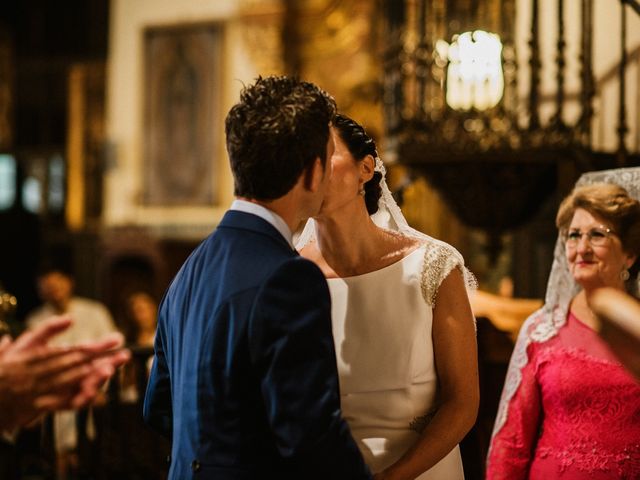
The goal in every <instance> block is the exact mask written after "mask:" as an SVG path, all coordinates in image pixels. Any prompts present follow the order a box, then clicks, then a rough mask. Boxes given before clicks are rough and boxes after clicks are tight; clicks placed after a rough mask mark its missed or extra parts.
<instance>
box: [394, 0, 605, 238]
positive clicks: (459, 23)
mask: <svg viewBox="0 0 640 480" xmlns="http://www.w3.org/2000/svg"><path fill="white" fill-rule="evenodd" d="M592 1H593V0H583V15H582V30H583V38H582V48H581V60H582V61H581V64H582V66H581V76H582V96H581V100H582V112H581V116H580V118H579V120H578V122H577V125H567V123H566V122H565V120H564V118H563V108H564V107H563V105H564V103H565V99H566V96H565V88H566V86H565V69H566V59H565V49H566V40H565V25H564V18H563V16H564V7H565V3H564V0H558V3H557V4H556V5H557V8H558V10H557V11H558V18H559V22H558V39H557V42H556V48H557V51H556V56H555V61H556V65H557V70H558V72H557V75H556V81H557V91H556V93H555V99H554V100H555V102H554V103H555V105H554V106H555V111H554V112H553V115H552V117H551V120H550V121H546V122H545V123H543V122H542V120H541V117H540V113H539V109H540V105H541V98H540V73H541V68H542V65H541V59H540V57H541V54H540V46H539V35H540V31H539V25H538V24H539V9H540V5H539V0H532V1H531V3H529V6H530V8H531V14H532V15H531V30H530V32H531V37H530V41H529V47H530V51H529V52H528V55H529V65H530V72H529V73H530V85H529V92H528V97H527V99H526V100H525V101H524V102H519V101H518V95H517V90H518V75H517V73H518V72H517V62H516V56H517V54H518V52H516V50H515V47H514V43H515V42H514V37H515V32H514V28H515V27H514V22H513V18H514V17H515V9H516V2H515V1H514V0H505V1H494V0H485V1H481V2H468V1H464V0H450V1H447V2H445V1H443V0H423V1H421V0H411V1H408V0H406V1H399V2H398V1H392V0H387V1H386V2H385V10H384V12H385V16H386V29H387V30H386V31H387V35H386V37H387V39H388V44H387V49H386V54H385V61H384V68H385V77H384V88H385V93H384V107H385V120H386V130H387V150H388V151H390V152H388V153H387V154H389V153H391V154H392V156H391V157H392V158H394V159H396V161H398V162H400V163H402V164H405V165H407V166H408V167H410V169H411V170H413V171H414V172H418V173H420V174H423V175H424V176H425V177H426V178H427V179H428V180H429V181H430V183H431V184H432V186H434V187H435V188H436V189H437V190H438V191H439V192H440V194H441V195H442V197H443V198H444V200H445V201H446V202H447V203H448V205H449V207H450V208H451V209H452V210H453V211H454V212H455V213H456V214H457V215H458V216H459V218H460V219H461V220H462V221H463V222H464V223H465V224H467V225H469V226H473V227H480V228H483V229H484V230H486V231H487V232H489V233H490V234H491V235H492V236H493V238H494V239H497V238H498V236H499V234H500V233H502V232H504V231H505V230H509V229H512V228H514V227H517V226H519V225H521V224H522V223H524V222H525V221H527V220H528V219H529V218H531V216H532V215H533V214H534V213H535V211H536V210H537V208H538V207H539V206H540V205H542V204H543V203H544V199H545V198H547V197H548V196H549V195H550V194H552V193H553V192H554V191H555V189H556V185H557V178H558V165H559V164H562V163H563V162H571V161H575V162H577V163H579V162H581V161H582V159H583V158H585V155H584V152H585V151H587V150H588V148H589V145H590V143H589V142H590V135H591V133H590V131H591V126H590V123H591V118H592V116H593V109H592V108H591V100H592V98H593V95H594V86H593V85H594V82H593V74H592V71H591V51H592V46H591V33H592V27H591V25H592V21H593V18H592V13H591V10H592ZM477 29H482V30H486V31H489V32H495V33H497V34H499V35H500V36H501V39H502V40H503V53H502V67H503V72H504V94H503V97H502V100H501V101H500V103H499V104H498V105H496V106H495V107H493V108H489V109H487V110H483V111H481V110H478V109H472V110H470V111H467V112H461V111H456V110H453V109H452V108H449V107H448V106H447V104H446V103H445V101H444V99H445V95H446V92H445V88H446V80H447V75H448V72H447V58H443V57H442V55H440V53H439V51H438V47H437V42H438V41H439V40H442V39H446V40H447V41H448V40H449V39H450V38H451V36H452V35H453V34H455V33H462V32H464V31H472V30H477ZM427 68H428V75H424V72H425V70H426V69H427ZM576 126H577V128H576ZM461 172H464V173H463V174H461Z"/></svg>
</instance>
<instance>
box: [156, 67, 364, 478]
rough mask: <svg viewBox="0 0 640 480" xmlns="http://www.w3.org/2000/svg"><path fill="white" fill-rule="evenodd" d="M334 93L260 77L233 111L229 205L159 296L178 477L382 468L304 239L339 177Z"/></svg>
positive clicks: (326, 474) (161, 405)
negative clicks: (348, 419) (333, 176)
mask: <svg viewBox="0 0 640 480" xmlns="http://www.w3.org/2000/svg"><path fill="white" fill-rule="evenodd" d="M334 115H335V102H334V100H333V98H331V97H330V96H329V95H328V94H326V93H325V92H323V91H322V90H320V89H319V88H318V87H316V86H315V85H313V84H311V83H307V82H301V81H298V80H295V79H291V78H287V77H268V78H258V80H257V81H256V82H255V84H253V85H250V86H249V87H246V88H245V89H244V90H243V91H242V93H241V96H240V102H239V103H238V104H236V105H235V106H234V107H233V108H232V109H231V111H230V112H229V114H228V115H227V119H226V136H227V150H228V153H229V157H230V160H231V169H232V171H233V176H234V181H235V195H236V197H237V200H235V201H234V202H233V204H232V205H231V208H230V210H229V211H228V212H227V213H226V214H225V216H224V218H223V219H222V221H221V222H220V224H219V226H218V228H217V230H216V231H215V232H214V233H213V234H212V235H210V236H209V237H208V238H207V239H206V240H205V241H204V242H203V243H202V244H200V246H199V247H198V248H197V249H196V250H195V251H194V252H193V253H192V254H191V256H190V257H189V259H188V260H187V261H186V262H185V264H184V265H183V266H182V268H181V270H180V272H178V274H177V276H176V277H175V279H174V280H173V282H172V284H171V286H170V287H169V289H168V291H167V293H166V294H165V297H164V299H163V301H162V304H161V306H160V310H159V314H158V330H157V335H156V343H155V353H156V357H155V361H154V364H153V369H152V371H151V378H150V380H149V385H148V387H147V392H146V397H145V403H144V416H145V420H146V421H147V422H148V423H149V424H150V425H152V426H153V427H155V428H157V429H159V430H160V431H161V432H164V433H165V434H171V435H172V439H173V446H172V453H171V467H170V471H169V478H171V479H178V478H180V479H182V478H207V479H234V480H235V479H259V478H278V479H315V478H317V479H321V478H322V479H360V478H363V479H365V478H370V473H369V471H368V469H367V467H366V466H365V465H364V463H363V460H362V457H361V455H360V453H359V451H358V449H357V447H356V445H355V443H354V441H353V439H352V437H351V434H350V432H349V429H348V427H347V425H346V423H345V421H344V420H343V419H342V416H341V412H340V405H339V402H340V396H339V391H338V378H337V371H336V363H335V352H334V347H333V339H332V334H331V323H330V313H331V310H330V297H329V291H328V288H327V284H326V281H325V280H324V277H323V275H322V273H321V272H320V270H319V269H318V268H317V267H316V266H315V265H314V264H312V263H311V262H309V261H307V260H305V259H303V258H301V257H299V256H298V255H297V253H296V252H295V250H294V248H293V243H292V238H291V237H292V234H291V232H292V231H293V230H294V229H295V228H296V227H297V226H298V224H299V223H300V222H301V221H302V220H304V219H306V218H308V217H310V216H312V215H314V214H315V213H317V211H318V209H319V208H320V204H321V203H322V199H323V196H324V191H325V187H326V184H327V181H328V177H329V176H330V163H329V162H328V161H327V160H328V159H329V157H330V156H331V154H332V152H333V148H334V147H333V141H332V139H331V136H330V132H329V125H330V123H331V121H332V119H333V117H334Z"/></svg>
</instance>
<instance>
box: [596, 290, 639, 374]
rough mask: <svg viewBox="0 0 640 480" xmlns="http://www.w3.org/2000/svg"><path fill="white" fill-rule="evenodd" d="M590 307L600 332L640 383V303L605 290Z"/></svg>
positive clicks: (597, 292)
mask: <svg viewBox="0 0 640 480" xmlns="http://www.w3.org/2000/svg"><path fill="white" fill-rule="evenodd" d="M589 305H590V307H591V309H592V310H593V312H594V313H595V314H596V315H597V317H598V325H597V328H596V329H597V330H598V333H599V334H600V336H601V337H602V338H603V340H604V341H605V342H607V343H608V344H609V346H610V347H611V350H612V351H613V353H614V354H615V355H616V356H617V357H618V359H619V360H620V361H621V362H622V364H623V365H624V366H625V367H626V368H627V370H629V371H630V372H631V373H632V374H633V375H634V376H635V377H636V378H637V379H638V380H640V303H638V300H636V299H635V298H633V297H632V296H631V295H628V294H626V293H624V292H621V291H620V290H616V289H613V288H602V289H599V290H597V291H596V292H594V293H593V295H592V297H591V299H590V300H589Z"/></svg>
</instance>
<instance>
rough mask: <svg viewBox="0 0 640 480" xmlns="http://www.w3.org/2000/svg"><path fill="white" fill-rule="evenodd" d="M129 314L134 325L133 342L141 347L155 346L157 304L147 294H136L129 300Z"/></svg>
mask: <svg viewBox="0 0 640 480" xmlns="http://www.w3.org/2000/svg"><path fill="white" fill-rule="evenodd" d="M127 313H128V317H129V319H130V321H131V323H132V327H133V330H134V336H133V338H132V342H133V344H135V345H139V346H149V345H153V341H154V339H155V336H156V322H157V318H156V317H157V316H158V304H157V302H156V301H155V300H154V299H153V297H151V295H149V294H148V293H146V292H134V293H132V294H131V295H129V297H128V298H127Z"/></svg>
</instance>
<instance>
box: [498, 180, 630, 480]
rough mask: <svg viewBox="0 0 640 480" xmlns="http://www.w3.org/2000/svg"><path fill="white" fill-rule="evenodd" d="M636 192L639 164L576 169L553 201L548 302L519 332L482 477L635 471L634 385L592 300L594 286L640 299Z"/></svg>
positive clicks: (569, 478) (607, 475)
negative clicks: (554, 237) (554, 239)
mask: <svg viewBox="0 0 640 480" xmlns="http://www.w3.org/2000/svg"><path fill="white" fill-rule="evenodd" d="M623 186H624V187H626V189H625V188H623ZM638 197H640V169H639V168H634V169H622V170H611V171H606V172H596V173H592V174H587V175H585V176H583V177H582V178H581V180H580V181H579V182H578V186H576V188H575V189H574V191H573V192H572V193H571V194H570V195H569V196H568V197H567V198H566V199H565V200H564V201H563V203H562V204H561V205H560V209H559V211H558V216H557V218H556V225H557V226H558V229H559V231H560V237H559V240H558V244H557V245H556V255H555V260H554V264H553V267H552V271H551V276H550V279H549V285H548V288H547V295H546V299H545V301H546V303H545V306H544V307H543V308H542V309H541V310H539V311H538V312H536V313H534V314H533V315H532V316H531V317H530V318H529V319H528V320H527V321H526V322H525V324H524V325H523V327H522V329H521V331H520V335H519V338H518V342H517V344H516V348H515V350H514V353H513V356H512V359H511V365H510V367H509V372H508V374H507V380H506V383H505V387H504V390H503V392H502V400H501V405H500V408H499V411H498V416H497V418H496V424H495V427H494V433H493V439H492V443H491V448H490V451H489V458H488V465H487V478H488V479H490V480H496V479H509V480H514V479H556V478H558V479H566V480H573V479H590V480H600V479H614V478H615V479H638V478H640V384H639V383H637V382H636V381H635V380H634V378H633V377H632V376H631V375H630V374H629V373H627V372H626V371H625V370H624V368H623V367H622V366H621V365H620V363H619V362H618V361H617V359H616V358H615V356H614V355H613V353H612V352H611V350H610V349H609V348H608V347H607V345H606V344H605V343H604V342H603V341H602V340H601V339H600V338H599V337H598V335H597V333H596V332H595V331H594V329H593V328H594V326H595V320H594V319H595V317H594V315H593V313H592V312H591V309H590V307H589V300H590V296H591V294H592V293H593V292H594V291H595V290H596V289H597V288H600V287H611V288H616V289H618V290H620V291H623V290H626V291H627V292H629V293H631V294H632V295H634V296H636V297H637V296H638V270H639V269H640V261H638V255H639V254H640V203H639V202H638ZM639 321H640V320H639Z"/></svg>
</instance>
